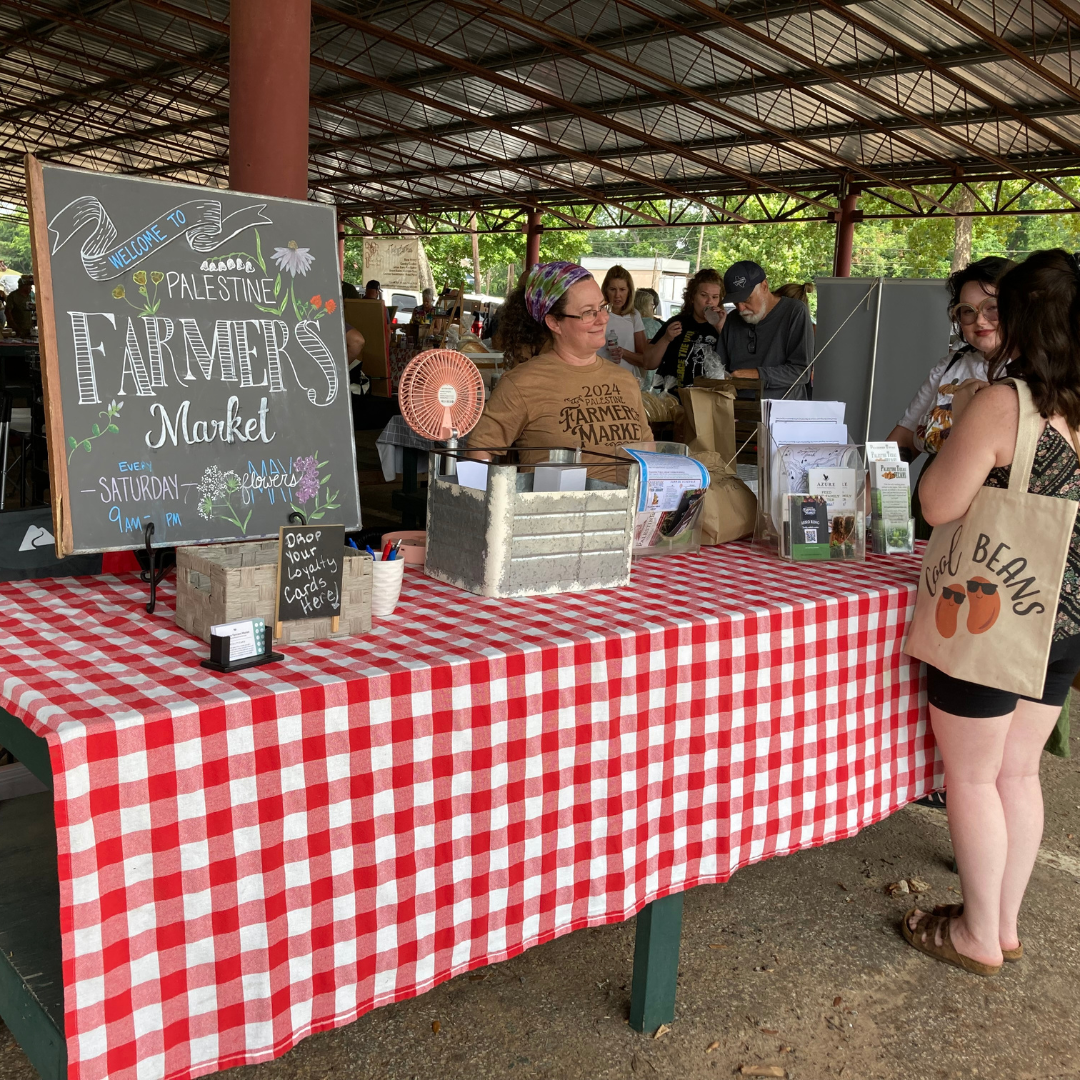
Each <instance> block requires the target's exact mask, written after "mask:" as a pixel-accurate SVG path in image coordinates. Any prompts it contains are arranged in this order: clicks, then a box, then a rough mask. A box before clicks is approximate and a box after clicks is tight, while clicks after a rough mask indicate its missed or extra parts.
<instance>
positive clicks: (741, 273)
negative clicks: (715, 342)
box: [718, 260, 814, 399]
mask: <svg viewBox="0 0 1080 1080" xmlns="http://www.w3.org/2000/svg"><path fill="white" fill-rule="evenodd" d="M724 291H725V295H726V297H727V299H728V301H729V302H731V303H733V304H734V305H735V312H734V313H732V315H729V316H727V317H726V318H725V319H724V321H723V324H722V330H721V333H720V345H719V348H718V351H719V353H720V356H721V358H722V359H723V361H724V364H725V365H726V366H727V369H728V371H729V372H730V373H731V376H732V378H736V379H758V380H760V382H761V396H762V397H763V398H779V397H788V398H793V399H804V398H805V397H806V384H807V383H808V382H809V381H810V370H809V369H810V363H811V361H812V360H813V358H814V331H813V326H812V324H811V322H810V309H809V308H808V307H807V306H806V304H804V303H800V302H799V301H798V300H792V299H791V298H790V297H788V296H777V295H775V294H774V293H773V292H771V291H770V290H769V282H768V279H767V278H766V275H765V271H764V270H763V269H762V268H761V267H760V266H759V265H758V264H757V263H756V262H751V261H750V260H744V261H742V262H737V263H734V264H732V265H731V266H730V267H728V271H727V273H726V274H724Z"/></svg>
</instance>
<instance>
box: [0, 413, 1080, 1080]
mask: <svg viewBox="0 0 1080 1080" xmlns="http://www.w3.org/2000/svg"><path fill="white" fill-rule="evenodd" d="M366 434H367V433H361V436H362V437H364V436H366ZM375 434H377V433H370V435H371V437H370V439H366V438H364V441H365V444H366V443H367V442H370V443H371V446H370V447H369V446H367V445H364V446H363V447H361V448H360V455H359V456H360V470H361V475H362V476H363V477H365V478H366V479H369V480H376V479H378V478H377V477H376V476H375V475H372V474H371V473H372V470H373V469H374V468H375V467H377V466H375V465H373V464H372V462H371V461H370V460H369V459H368V456H369V455H370V454H373V453H374V450H373V447H374V436H375ZM365 470H366V471H367V475H366V476H365ZM392 486H393V485H381V484H379V485H372V486H370V487H365V489H364V491H363V492H362V495H363V506H364V515H365V525H375V524H380V523H382V521H383V520H385V521H386V523H387V524H388V525H389V524H392V523H393V522H394V521H395V519H394V516H393V512H392V511H391V510H390V506H389V492H390V490H391V488H392ZM1077 720H1078V721H1080V709H1078V715H1077ZM1076 727H1080V723H1078V724H1075V725H1074V730H1075V729H1076ZM1073 753H1074V755H1076V756H1074V758H1073V759H1071V760H1069V761H1061V760H1060V759H1057V758H1051V757H1049V756H1047V757H1045V758H1044V765H1043V786H1044V790H1045V795H1046V805H1047V820H1046V833H1045V840H1044V843H1043V848H1042V851H1041V853H1040V857H1039V862H1038V864H1037V866H1036V869H1035V873H1034V876H1033V879H1032V883H1031V887H1030V890H1029V893H1028V899H1027V903H1026V907H1025V911H1024V913H1023V920H1022V924H1021V934H1022V937H1023V940H1024V945H1025V949H1026V952H1027V955H1026V956H1025V959H1024V960H1023V961H1022V962H1021V963H1020V964H1014V965H1007V966H1006V969H1005V970H1004V971H1003V972H1002V973H1001V974H1000V975H999V976H998V977H996V978H994V979H979V978H977V977H975V976H972V975H968V974H966V973H964V972H961V971H957V970H956V969H953V968H950V967H947V966H945V965H942V964H935V963H933V962H931V961H930V960H927V959H926V958H924V957H922V956H920V955H918V954H917V953H915V952H914V951H913V950H912V949H910V948H909V947H908V946H907V945H906V944H905V943H904V942H903V940H902V939H901V937H900V934H899V930H898V926H899V921H900V917H901V915H902V914H903V912H904V910H905V909H906V908H907V907H910V906H912V900H911V897H895V898H894V897H891V896H889V895H887V893H886V891H885V886H886V885H887V884H888V883H890V882H893V881H897V880H898V879H900V878H911V877H918V878H921V879H922V880H924V881H926V882H928V883H929V884H930V886H931V892H930V893H929V895H928V896H927V897H925V898H924V899H925V903H926V904H934V903H946V902H951V901H954V900H957V899H959V894H958V892H957V891H956V890H958V888H959V883H958V881H957V878H956V876H955V875H954V874H953V873H952V872H951V869H950V866H951V861H952V854H951V848H950V845H949V836H948V831H947V827H946V823H945V816H944V814H943V813H941V812H940V811H935V810H928V809H924V808H921V807H915V806H913V807H909V808H907V809H906V810H903V811H901V812H900V813H898V814H895V815H894V816H893V817H891V818H889V819H888V820H886V821H883V822H880V823H879V824H877V825H875V826H873V827H871V828H869V829H867V830H865V831H864V832H863V833H861V834H860V835H859V836H857V837H854V838H853V839H851V840H847V841H843V842H841V843H836V844H831V845H829V846H827V847H824V848H820V849H818V850H816V851H808V852H801V853H799V854H796V855H791V856H788V857H786V858H782V859H774V860H772V861H770V862H766V863H762V864H760V865H757V866H752V867H749V868H747V869H745V870H742V871H740V872H739V873H738V874H736V875H735V877H734V878H733V879H732V880H731V881H730V882H728V883H727V884H726V885H715V886H703V887H701V888H698V889H694V890H693V891H691V892H689V893H687V895H686V903H685V912H684V916H683V939H682V952H681V966H680V972H679V991H678V1003H677V1012H676V1020H675V1023H674V1025H673V1026H672V1029H671V1031H670V1032H668V1033H666V1034H664V1035H663V1036H662V1037H660V1038H659V1039H657V1038H653V1037H652V1036H650V1035H638V1034H636V1033H635V1032H633V1031H631V1030H630V1028H629V1026H628V1024H627V1022H626V1017H627V1015H628V1013H629V1004H630V973H631V965H632V960H633V949H634V923H633V921H630V922H628V923H623V924H620V925H617V926H608V927H603V928H600V929H595V930H583V931H579V932H577V933H575V934H571V935H570V936H568V937H563V938H560V939H559V940H557V941H553V942H550V943H549V944H547V945H543V946H540V947H538V948H535V949H531V950H529V951H528V952H526V953H524V954H522V955H521V956H518V957H516V958H515V959H513V960H510V961H507V962H506V963H503V964H497V965H494V966H493V967H490V968H487V969H484V970H481V971H478V972H474V973H472V974H470V975H463V976H460V977H459V978H457V979H454V980H452V981H451V982H448V983H445V984H443V985H442V986H439V987H437V988H436V989H434V990H433V991H431V992H430V993H428V994H425V995H424V996H422V997H420V998H416V999H413V1000H411V1001H404V1002H401V1003H399V1004H397V1005H391V1006H387V1007H385V1008H381V1009H377V1010H376V1011H374V1012H372V1013H369V1014H368V1015H367V1016H364V1017H362V1018H361V1019H359V1020H358V1021H356V1022H355V1023H353V1024H351V1025H349V1026H348V1027H345V1028H341V1029H339V1030H337V1031H332V1032H326V1033H323V1034H321V1035H315V1036H313V1037H311V1038H309V1039H307V1040H305V1041H304V1042H302V1043H301V1044H300V1045H299V1046H298V1047H296V1048H295V1049H294V1050H293V1051H291V1052H290V1053H288V1054H286V1055H285V1056H284V1057H282V1058H280V1059H278V1060H277V1061H274V1062H269V1063H267V1064H264V1065H256V1066H250V1067H247V1068H242V1069H235V1070H232V1073H233V1074H234V1077H235V1080H285V1078H289V1080H293V1078H296V1080H339V1078H340V1080H428V1078H435V1077H438V1078H439V1080H481V1078H503V1077H509V1078H514V1080H518V1078H520V1080H541V1078H543V1080H667V1078H670V1080H683V1078H687V1080H693V1078H698V1077H720V1076H731V1075H772V1076H786V1077H788V1078H789V1080H824V1078H839V1077H843V1078H844V1080H951V1078H959V1077H963V1078H967V1077H984V1078H994V1080H997V1078H1006V1077H1007V1078H1009V1080H1036V1078H1037V1080H1066V1078H1068V1080H1080V1029H1078V1025H1077V1022H1076V1015H1075V1014H1076V1009H1077V1004H1078V1003H1080V937H1078V935H1077V925H1078V922H1080V738H1077V739H1074V740H1073ZM436 1022H437V1025H438V1031H437V1032H436V1031H434V1030H433V1025H434V1024H436ZM743 1066H745V1067H746V1068H747V1070H749V1069H750V1068H751V1067H755V1066H757V1067H764V1066H774V1067H776V1069H777V1070H778V1071H774V1072H771V1073H769V1072H760V1071H759V1072H757V1073H752V1072H749V1071H747V1072H743V1073H741V1074H740V1069H741V1067H743ZM35 1076H36V1073H35V1072H34V1070H33V1069H32V1068H31V1066H30V1064H29V1062H28V1061H27V1059H26V1057H25V1056H24V1055H23V1053H22V1051H21V1050H20V1049H19V1048H18V1047H17V1046H16V1045H15V1043H14V1040H13V1039H12V1038H11V1036H10V1035H9V1033H8V1032H7V1030H6V1029H5V1028H4V1027H3V1025H2V1024H0V1080H32V1078H34V1077H35Z"/></svg>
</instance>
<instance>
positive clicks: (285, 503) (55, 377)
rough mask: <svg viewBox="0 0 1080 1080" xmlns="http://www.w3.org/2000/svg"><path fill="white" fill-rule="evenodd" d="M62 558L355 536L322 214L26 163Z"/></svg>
mask: <svg viewBox="0 0 1080 1080" xmlns="http://www.w3.org/2000/svg"><path fill="white" fill-rule="evenodd" d="M27 186H28V190H29V195H30V210H31V235H32V240H33V244H34V265H35V271H36V274H37V278H36V288H37V298H38V312H39V321H40V329H39V334H40V338H41V346H42V353H43V358H44V364H43V372H44V380H45V399H46V401H45V403H46V415H47V425H48V436H49V439H48V441H49V465H50V471H51V477H52V489H53V520H54V525H55V529H54V534H55V536H56V538H57V550H58V552H60V553H63V554H70V553H72V552H91V551H109V550H118V549H124V548H131V547H136V546H140V545H141V544H142V542H143V531H144V529H145V526H146V524H147V522H151V521H152V522H153V523H154V536H153V543H154V544H155V545H157V546H166V545H168V546H171V545H177V544H193V543H209V542H212V541H221V540H245V539H257V538H265V537H273V536H276V535H277V532H278V528H279V526H280V525H281V523H282V522H284V521H286V520H287V519H288V516H289V514H290V512H292V511H293V510H299V511H300V512H301V513H303V514H304V516H305V517H306V518H307V520H308V521H311V522H321V523H323V524H328V523H331V522H335V523H340V524H342V525H347V526H350V527H353V528H355V527H357V526H358V525H359V523H360V500H359V492H358V490H357V482H356V450H355V444H354V441H353V426H352V405H351V401H350V397H349V380H348V374H347V363H346V356H345V327H344V321H343V318H342V311H341V284H340V282H341V277H340V274H339V271H338V255H337V224H336V220H335V215H334V209H333V207H331V206H327V205H319V204H316V203H305V202H296V201H293V200H289V199H275V198H270V197H268V196H262V195H259V196H255V195H246V194H242V193H240V192H234V191H220V190H216V189H204V188H197V187H190V186H187V185H183V184H172V183H163V182H161V181H157V180H143V179H135V178H132V177H126V176H116V175H111V174H103V173H92V172H85V171H83V170H80V169H70V168H63V167H59V166H54V165H41V164H39V163H38V162H37V160H36V159H34V158H33V157H32V156H28V158H27Z"/></svg>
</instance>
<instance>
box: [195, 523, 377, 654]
mask: <svg viewBox="0 0 1080 1080" xmlns="http://www.w3.org/2000/svg"><path fill="white" fill-rule="evenodd" d="M345 556H346V557H345V567H344V572H343V574H342V582H341V618H340V621H339V623H338V631H337V633H336V634H332V633H331V632H330V620H329V619H328V618H327V619H299V620H296V621H294V622H286V623H283V624H282V625H283V627H284V633H283V634H282V636H281V637H280V638H278V639H277V640H278V641H279V642H280V643H281V644H283V645H288V644H289V643H291V642H297V641H317V640H322V639H324V638H331V637H334V638H338V637H346V636H348V635H349V634H366V633H367V632H368V631H369V630H370V629H371V577H372V573H371V566H372V559H371V556H370V555H368V554H366V553H363V552H353V551H350V550H346V552H345ZM277 562H278V542H277V541H276V540H254V541H249V542H247V543H239V544H208V545H206V546H205V547H180V548H177V549H176V625H177V626H179V627H182V628H183V629H184V630H187V631H188V633H190V634H194V635H195V636H196V637H200V638H202V639H203V641H207V642H208V641H209V640H210V627H211V626H216V625H217V624H218V623H224V622H234V621H235V620H237V619H264V620H265V621H266V625H267V626H273V625H274V602H275V599H276V597H277Z"/></svg>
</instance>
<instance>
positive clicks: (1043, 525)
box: [902, 249, 1080, 975]
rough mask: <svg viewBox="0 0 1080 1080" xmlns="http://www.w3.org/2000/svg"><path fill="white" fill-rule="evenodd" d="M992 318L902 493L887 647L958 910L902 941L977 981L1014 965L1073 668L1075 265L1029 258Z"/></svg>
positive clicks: (1079, 350) (1078, 493) (915, 915)
mask: <svg viewBox="0 0 1080 1080" xmlns="http://www.w3.org/2000/svg"><path fill="white" fill-rule="evenodd" d="M998 310H999V312H1000V319H1001V344H1000V346H999V348H998V349H997V351H996V353H995V354H994V355H993V356H992V357H990V358H989V359H990V371H989V374H990V379H991V385H989V386H987V387H985V388H980V387H974V386H973V387H970V388H965V390H962V391H960V392H959V393H958V394H957V396H956V398H954V401H953V429H952V434H951V435H950V437H949V439H948V440H947V441H946V442H945V444H944V446H943V448H942V450H941V452H940V453H939V454H938V458H937V461H936V463H935V465H934V468H933V469H931V470H930V472H929V473H928V474H927V476H926V479H925V481H924V483H923V484H922V486H921V488H920V492H921V495H922V505H923V513H924V514H925V516H926V520H927V521H928V522H929V523H930V524H932V525H934V526H936V527H935V529H934V535H933V537H932V538H931V540H930V543H929V545H928V547H927V554H926V557H925V558H924V561H923V572H922V575H921V578H920V582H919V594H918V599H917V601H916V605H915V617H914V619H913V620H912V628H911V633H910V635H909V637H908V641H907V643H906V645H905V651H906V652H908V653H909V654H910V655H912V656H916V657H918V658H920V659H923V660H926V661H927V697H928V699H929V702H930V721H931V724H932V726H933V731H934V738H935V740H936V742H937V745H938V748H939V749H940V751H941V756H942V759H943V760H944V763H945V780H946V784H947V787H948V794H949V799H948V814H949V829H950V831H951V834H952V842H953V851H954V853H955V856H956V862H957V865H958V867H959V870H960V883H961V885H962V887H963V894H964V902H963V904H954V905H945V906H942V907H938V908H935V909H934V911H932V912H929V913H926V912H922V911H920V910H919V909H918V908H915V909H913V910H912V911H909V912H908V913H907V915H905V916H904V922H903V925H902V930H903V933H904V937H905V938H906V939H907V941H908V942H909V943H910V944H911V945H913V946H914V947H915V948H916V949H918V950H919V951H920V952H924V953H927V954H928V955H930V956H932V957H933V958H934V959H936V960H943V961H945V962H946V963H950V964H954V965H955V966H957V967H961V968H963V969H965V970H967V971H971V972H973V973H975V974H979V975H994V974H996V973H997V972H998V971H999V970H1000V969H1001V965H1002V961H1003V960H1008V961H1014V960H1019V959H1020V957H1021V956H1022V953H1023V947H1022V946H1021V944H1020V939H1019V937H1018V934H1017V915H1018V912H1019V910H1020V904H1021V901H1022V900H1023V897H1024V891H1025V889H1026V888H1027V883H1028V879H1029V878H1030V876H1031V870H1032V867H1033V866H1034V863H1035V855H1036V853H1037V852H1038V849H1039V844H1040V842H1041V840H1042V829H1043V806H1042V790H1041V788H1040V785H1039V763H1040V757H1041V754H1042V749H1043V744H1044V743H1045V742H1046V739H1047V737H1048V736H1049V734H1050V732H1051V731H1052V730H1053V728H1054V724H1055V721H1056V720H1057V716H1058V713H1059V712H1060V711H1061V707H1062V704H1063V703H1064V701H1065V697H1066V695H1067V694H1068V691H1069V687H1070V685H1071V684H1072V681H1073V679H1074V678H1075V676H1076V674H1077V672H1078V671H1080V521H1078V520H1077V513H1076V511H1077V501H1078V500H1080V463H1078V453H1080V451H1078V449H1077V447H1078V440H1077V437H1076V431H1077V429H1078V428H1080V263H1078V262H1077V259H1076V257H1075V256H1073V255H1070V254H1068V253H1067V252H1065V251H1062V250H1060V249H1057V250H1053V251H1038V252H1035V253H1034V254H1033V255H1032V256H1031V257H1030V258H1028V259H1027V260H1026V261H1025V262H1023V263H1021V264H1020V265H1019V266H1017V267H1016V268H1014V269H1013V270H1010V271H1009V272H1008V273H1007V274H1006V275H1005V276H1004V277H1003V278H1002V279H1001V281H1000V283H999V292H998ZM1007 357H1014V358H1015V359H1013V360H1012V361H1009V362H1008V363H1006V358H1007ZM1006 380H1015V382H1013V381H1006ZM994 489H997V490H994Z"/></svg>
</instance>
